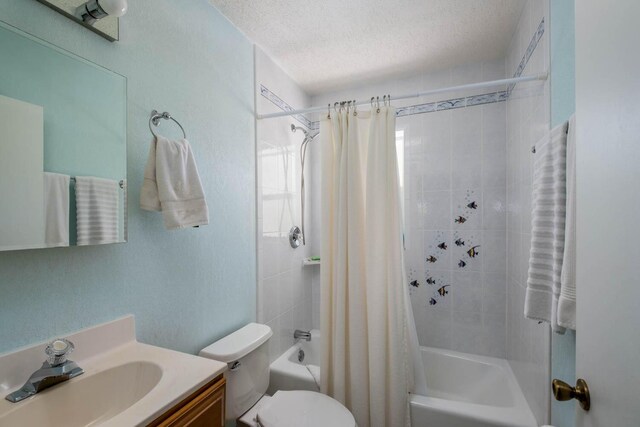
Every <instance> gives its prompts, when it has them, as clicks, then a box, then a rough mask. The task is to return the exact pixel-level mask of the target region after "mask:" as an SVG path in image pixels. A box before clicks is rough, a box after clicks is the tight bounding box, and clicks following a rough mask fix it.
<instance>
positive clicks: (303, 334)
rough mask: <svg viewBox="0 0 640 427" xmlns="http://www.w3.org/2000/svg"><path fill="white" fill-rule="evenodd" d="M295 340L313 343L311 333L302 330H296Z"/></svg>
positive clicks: (294, 333)
mask: <svg viewBox="0 0 640 427" xmlns="http://www.w3.org/2000/svg"><path fill="white" fill-rule="evenodd" d="M293 339H296V340H299V339H303V340H305V341H311V332H309V331H301V330H300V329H296V330H295V331H294V332H293Z"/></svg>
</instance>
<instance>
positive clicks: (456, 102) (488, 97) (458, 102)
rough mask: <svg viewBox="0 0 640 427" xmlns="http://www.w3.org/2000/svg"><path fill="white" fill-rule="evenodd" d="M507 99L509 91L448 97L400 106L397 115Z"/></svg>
mask: <svg viewBox="0 0 640 427" xmlns="http://www.w3.org/2000/svg"><path fill="white" fill-rule="evenodd" d="M506 100H507V92H506V91H501V92H491V93H483V94H481V95H472V96H467V97H465V98H454V99H446V100H444V101H436V102H429V103H426V104H418V105H411V106H409V107H398V108H397V109H396V117H404V116H411V115H413V114H423V113H432V112H434V111H443V110H453V109H456V108H464V107H473V106H476V105H483V104H492V103H494V102H502V101H506Z"/></svg>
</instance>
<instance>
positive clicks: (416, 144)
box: [398, 77, 506, 357]
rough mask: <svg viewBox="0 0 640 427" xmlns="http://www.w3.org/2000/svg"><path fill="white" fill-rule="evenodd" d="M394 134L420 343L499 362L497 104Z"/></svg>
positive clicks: (501, 264) (501, 143)
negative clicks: (399, 139)
mask: <svg viewBox="0 0 640 427" xmlns="http://www.w3.org/2000/svg"><path fill="white" fill-rule="evenodd" d="M478 79H480V77H478ZM416 119H417V120H416ZM407 122H408V123H407ZM398 128H399V129H403V130H404V137H405V183H406V184H405V185H406V188H405V218H406V225H405V227H406V233H405V241H406V249H407V270H408V276H409V281H410V292H411V299H412V302H413V310H414V315H415V317H416V323H417V329H418V335H419V339H420V343H421V344H422V345H425V346H431V347H439V348H445V349H451V350H458V351H463V352H467V353H474V354H480V355H487V356H496V357H505V355H506V351H505V336H506V330H505V307H506V273H505V271H506V265H505V259H506V231H505V227H506V216H505V215H506V187H505V177H506V172H505V152H506V146H505V138H506V134H505V110H504V104H502V103H500V104H489V105H485V106H482V107H471V108H465V109H461V110H452V111H445V112H435V113H432V114H429V115H425V116H422V117H419V116H413V117H406V118H400V119H398Z"/></svg>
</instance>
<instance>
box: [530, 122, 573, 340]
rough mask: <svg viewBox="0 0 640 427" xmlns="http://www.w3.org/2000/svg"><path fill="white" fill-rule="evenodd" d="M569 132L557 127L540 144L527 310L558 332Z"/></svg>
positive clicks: (535, 318)
mask: <svg viewBox="0 0 640 427" xmlns="http://www.w3.org/2000/svg"><path fill="white" fill-rule="evenodd" d="M566 131H567V124H566V123H565V124H563V125H560V126H557V127H555V128H554V129H553V130H552V131H551V134H550V136H549V137H548V138H545V141H541V142H540V143H538V144H536V148H537V154H536V158H535V163H534V168H533V173H534V176H533V211H532V214H531V225H532V230H531V252H530V255H529V274H528V279H527V292H526V296H525V307H524V314H525V316H526V317H528V318H530V319H534V320H539V321H544V322H549V323H550V324H551V328H552V329H553V331H555V332H558V333H563V332H564V328H563V327H562V326H560V325H558V322H557V309H558V297H559V295H560V275H561V271H562V258H563V256H564V227H565V210H566V152H567V136H566Z"/></svg>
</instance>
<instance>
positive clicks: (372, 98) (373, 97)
mask: <svg viewBox="0 0 640 427" xmlns="http://www.w3.org/2000/svg"><path fill="white" fill-rule="evenodd" d="M375 98H376V97H375V96H372V97H371V109H372V110H373V100H374V99H375Z"/></svg>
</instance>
